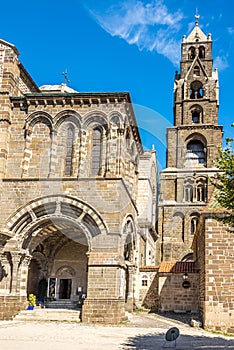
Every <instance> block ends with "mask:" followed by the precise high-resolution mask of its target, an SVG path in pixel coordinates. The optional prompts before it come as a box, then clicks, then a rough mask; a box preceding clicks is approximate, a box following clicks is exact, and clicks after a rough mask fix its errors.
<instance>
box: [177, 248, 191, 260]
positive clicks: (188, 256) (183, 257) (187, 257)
mask: <svg viewBox="0 0 234 350" xmlns="http://www.w3.org/2000/svg"><path fill="white" fill-rule="evenodd" d="M179 261H194V260H193V251H192V250H191V249H190V250H187V251H186V252H184V253H183V254H181V257H180V259H179Z"/></svg>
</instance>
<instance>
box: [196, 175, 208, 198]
mask: <svg viewBox="0 0 234 350" xmlns="http://www.w3.org/2000/svg"><path fill="white" fill-rule="evenodd" d="M196 186H197V190H196V197H197V202H205V201H206V180H205V179H198V180H197V185H196Z"/></svg>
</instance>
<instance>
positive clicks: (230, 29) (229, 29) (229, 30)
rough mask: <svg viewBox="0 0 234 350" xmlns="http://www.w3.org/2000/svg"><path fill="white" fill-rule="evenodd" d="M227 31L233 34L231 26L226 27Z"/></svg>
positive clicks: (233, 29)
mask: <svg viewBox="0 0 234 350" xmlns="http://www.w3.org/2000/svg"><path fill="white" fill-rule="evenodd" d="M227 31H228V33H229V34H230V35H233V34H234V28H233V27H228V28H227Z"/></svg>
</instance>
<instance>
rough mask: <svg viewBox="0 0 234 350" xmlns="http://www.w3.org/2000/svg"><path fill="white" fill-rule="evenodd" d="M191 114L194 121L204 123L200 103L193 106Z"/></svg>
mask: <svg viewBox="0 0 234 350" xmlns="http://www.w3.org/2000/svg"><path fill="white" fill-rule="evenodd" d="M191 114H192V123H193V124H198V123H202V119H203V118H202V114H203V113H202V108H201V107H200V106H199V105H196V106H193V107H192V108H191Z"/></svg>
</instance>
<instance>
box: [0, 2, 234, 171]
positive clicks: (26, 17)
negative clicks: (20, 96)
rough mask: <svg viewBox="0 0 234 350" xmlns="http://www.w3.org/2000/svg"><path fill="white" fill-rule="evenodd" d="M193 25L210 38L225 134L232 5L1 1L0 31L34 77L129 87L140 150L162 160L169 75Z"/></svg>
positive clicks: (79, 85) (231, 117) (169, 112)
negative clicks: (148, 150)
mask: <svg viewBox="0 0 234 350" xmlns="http://www.w3.org/2000/svg"><path fill="white" fill-rule="evenodd" d="M196 8H197V9H198V12H199V14H200V19H199V25H200V27H201V28H202V30H203V31H204V32H205V34H208V33H211V34H212V40H213V58H214V68H218V70H219V79H220V110H219V123H220V124H221V125H223V126H224V131H225V133H224V137H227V136H233V135H232V133H233V128H231V126H230V125H231V124H232V123H233V122H234V99H233V89H232V88H231V85H233V81H232V79H233V78H234V65H233V64H232V63H233V62H234V16H233V13H234V3H233V2H232V1H230V2H229V1H223V0H206V1H204V0H197V1H193V0H180V1H178V0H146V1H143V0H126V1H122V0H120V1H118V0H116V1H112V0H105V1H102V0H101V1H100V0H84V1H81V0H66V1H62V0H56V1H55V0H50V1H49V0H40V1H32V0H30V1H28V0H24V1H21V2H19V1H16V0H11V1H8V2H6V1H4V2H2V3H1V21H0V37H1V38H2V39H4V40H6V41H9V42H11V43H13V44H14V45H16V47H17V48H18V50H19V51H20V60H21V61H22V63H23V64H24V66H25V67H26V69H27V70H28V72H29V73H30V74H31V76H32V78H33V79H34V80H35V82H36V83H37V84H38V85H39V86H41V85H44V84H60V83H62V82H63V76H62V74H61V73H62V72H63V71H64V70H65V69H67V70H68V74H69V79H70V83H69V86H70V87H72V88H73V89H75V90H77V91H81V92H85V91H129V92H130V94H131V98H132V102H133V103H134V109H135V113H136V116H137V120H138V124H139V127H140V132H141V136H142V140H143V144H144V146H145V148H151V147H152V144H154V145H155V148H156V150H157V153H158V160H159V166H160V168H161V167H164V166H165V131H166V127H168V126H170V125H171V124H172V123H173V109H172V107H173V104H172V103H173V81H174V74H175V70H179V60H180V45H181V40H182V36H183V35H184V34H185V35H188V33H189V32H190V31H191V30H192V28H193V26H194V23H195V19H194V14H195V11H196Z"/></svg>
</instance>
